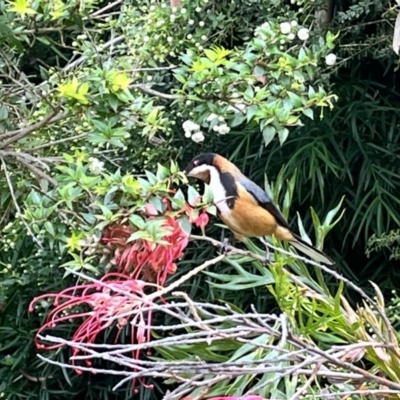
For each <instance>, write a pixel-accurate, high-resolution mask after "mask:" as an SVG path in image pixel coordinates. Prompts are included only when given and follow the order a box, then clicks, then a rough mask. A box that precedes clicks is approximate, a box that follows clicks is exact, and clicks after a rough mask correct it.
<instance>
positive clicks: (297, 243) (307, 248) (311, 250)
mask: <svg viewBox="0 0 400 400" xmlns="http://www.w3.org/2000/svg"><path fill="white" fill-rule="evenodd" d="M293 236H294V240H291V241H290V244H291V245H292V246H293V247H295V248H296V249H297V250H300V251H301V252H302V253H304V254H306V255H307V256H309V257H310V258H312V259H313V260H315V261H317V262H320V263H323V264H326V265H333V264H335V263H334V261H332V260H331V259H330V258H329V257H328V256H327V255H326V254H324V253H323V252H322V251H320V250H318V249H316V248H315V247H314V246H311V245H310V244H308V243H307V242H305V241H304V240H303V239H301V238H300V237H299V236H297V235H293Z"/></svg>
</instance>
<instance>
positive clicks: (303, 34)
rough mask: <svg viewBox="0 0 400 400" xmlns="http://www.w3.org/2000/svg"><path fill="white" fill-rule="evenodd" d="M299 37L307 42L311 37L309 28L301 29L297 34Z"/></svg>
mask: <svg viewBox="0 0 400 400" xmlns="http://www.w3.org/2000/svg"><path fill="white" fill-rule="evenodd" d="M297 37H298V38H299V39H300V40H307V39H308V38H309V37H310V31H309V30H308V29H307V28H301V29H299V31H298V32H297Z"/></svg>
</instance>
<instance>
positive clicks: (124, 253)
mask: <svg viewBox="0 0 400 400" xmlns="http://www.w3.org/2000/svg"><path fill="white" fill-rule="evenodd" d="M162 228H163V229H167V230H168V231H169V232H170V233H168V234H166V235H164V236H163V238H162V242H163V243H154V242H153V241H150V240H146V239H136V240H135V241H133V242H128V239H129V237H130V236H131V234H132V233H134V229H133V228H132V227H130V226H121V225H112V226H109V227H107V228H106V229H105V230H104V232H103V236H102V239H101V241H102V243H103V244H106V245H107V246H108V247H109V248H111V249H112V250H113V251H114V257H113V262H114V263H115V264H116V265H117V268H118V271H119V272H121V273H124V274H129V275H130V276H132V277H133V278H134V279H138V278H139V277H140V276H142V279H144V280H146V281H147V280H154V278H155V280H156V283H157V284H159V285H164V282H165V280H166V279H167V276H168V275H169V274H173V273H175V271H176V261H177V260H179V259H180V258H182V257H183V250H184V249H185V248H186V246H187V245H188V243H189V238H188V236H187V234H186V233H185V232H184V231H183V230H182V228H181V226H180V224H179V222H178V221H176V220H175V219H174V218H172V217H166V219H165V222H164V224H163V226H162Z"/></svg>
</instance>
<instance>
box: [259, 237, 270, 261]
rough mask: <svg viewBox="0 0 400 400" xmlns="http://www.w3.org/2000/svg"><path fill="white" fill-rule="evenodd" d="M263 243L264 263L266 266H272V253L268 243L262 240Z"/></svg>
mask: <svg viewBox="0 0 400 400" xmlns="http://www.w3.org/2000/svg"><path fill="white" fill-rule="evenodd" d="M261 242H262V243H263V244H264V246H265V257H264V260H263V262H262V263H263V264H264V265H265V266H266V265H268V264H271V253H270V251H269V247H268V243H267V242H266V241H264V240H262V241H261Z"/></svg>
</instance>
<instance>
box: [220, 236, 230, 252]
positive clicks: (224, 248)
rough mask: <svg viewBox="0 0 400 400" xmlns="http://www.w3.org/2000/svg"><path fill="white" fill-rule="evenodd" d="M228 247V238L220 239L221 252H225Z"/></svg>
mask: <svg viewBox="0 0 400 400" xmlns="http://www.w3.org/2000/svg"><path fill="white" fill-rule="evenodd" d="M229 247H230V243H229V239H228V238H224V239H223V240H222V244H221V250H222V252H223V253H227V252H228V250H229Z"/></svg>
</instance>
